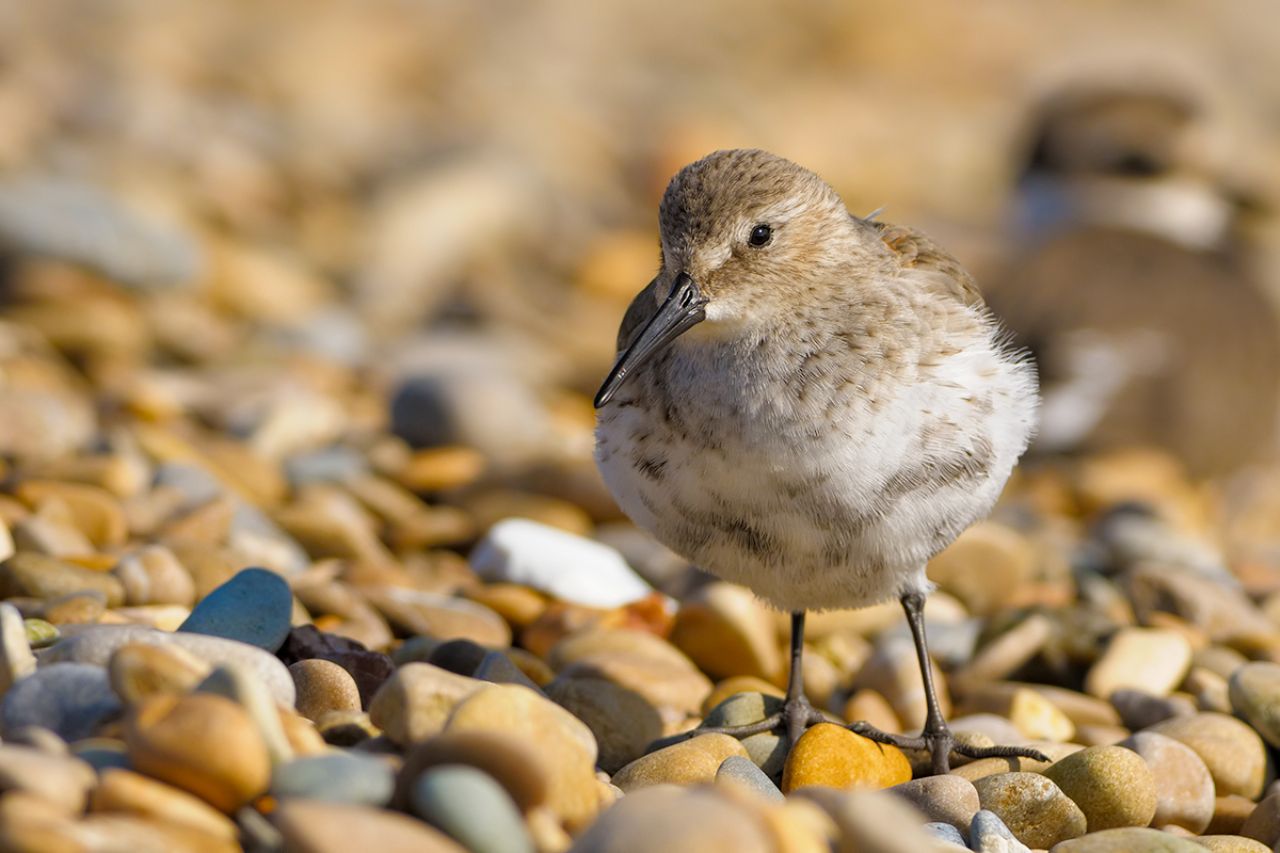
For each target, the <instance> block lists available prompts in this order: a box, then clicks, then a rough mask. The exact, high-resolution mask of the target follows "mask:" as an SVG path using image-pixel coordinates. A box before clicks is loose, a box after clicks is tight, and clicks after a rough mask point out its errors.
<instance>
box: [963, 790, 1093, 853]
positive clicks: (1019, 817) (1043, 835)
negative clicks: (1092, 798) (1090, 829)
mask: <svg viewBox="0 0 1280 853" xmlns="http://www.w3.org/2000/svg"><path fill="white" fill-rule="evenodd" d="M973 785H974V787H975V788H977V789H978V801H979V802H980V803H981V804H982V807H983V808H984V809H987V810H989V811H993V812H995V813H996V815H997V816H998V817H999V818H1000V819H1001V820H1003V821H1004V823H1005V825H1006V826H1007V827H1009V830H1010V831H1011V832H1012V833H1013V834H1014V836H1015V837H1017V839H1018V840H1019V841H1021V842H1022V843H1023V844H1025V845H1027V846H1028V847H1042V848H1046V849H1047V848H1049V847H1052V846H1053V845H1055V844H1057V843H1058V842H1060V841H1066V840H1067V839H1070V838H1076V837H1078V836H1080V835H1084V833H1085V830H1086V818H1085V816H1084V812H1082V811H1080V808H1079V806H1077V805H1076V804H1075V803H1073V802H1072V801H1071V799H1070V798H1069V797H1067V795H1066V794H1064V793H1063V792H1062V790H1061V789H1060V788H1059V787H1058V786H1057V785H1055V784H1054V783H1053V781H1052V780H1050V779H1047V778H1045V777H1044V776H1042V775H1040V774H1037V773H998V774H996V775H994V776H986V777H984V778H982V779H979V780H977V781H976V782H974V783H973Z"/></svg>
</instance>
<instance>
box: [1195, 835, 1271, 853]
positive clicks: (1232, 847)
mask: <svg viewBox="0 0 1280 853" xmlns="http://www.w3.org/2000/svg"><path fill="white" fill-rule="evenodd" d="M1196 843H1197V844H1199V845H1200V846H1201V847H1207V848H1208V849H1209V850H1210V851H1212V853H1271V847H1270V846H1269V845H1267V844H1263V843H1262V842H1261V841H1255V840H1254V839H1252V838H1245V837H1243V836H1240V835H1202V836H1200V837H1199V838H1197V839H1196Z"/></svg>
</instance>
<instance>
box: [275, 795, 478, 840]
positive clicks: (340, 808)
mask: <svg viewBox="0 0 1280 853" xmlns="http://www.w3.org/2000/svg"><path fill="white" fill-rule="evenodd" d="M272 817H273V821H274V823H275V825H276V827H277V828H278V829H279V830H280V833H281V834H282V835H283V836H284V846H285V849H286V850H297V851H300V853H348V851H352V850H377V851H379V853H466V850H465V848H463V847H462V846H460V845H459V844H457V843H456V842H454V841H453V840H451V839H450V838H449V837H448V836H446V835H444V834H443V833H441V832H439V831H437V830H435V829H432V828H431V827H430V826H427V824H425V823H423V822H422V821H420V820H415V819H414V818H411V817H409V816H407V815H403V814H398V813H396V812H390V811H384V810H382V809H376V808H370V807H368V806H353V805H347V804H345V803H327V802H321V801H319V800H304V799H293V800H287V801H285V802H283V803H281V804H280V807H279V808H278V809H277V810H276V812H275V814H274V815H273V816H272Z"/></svg>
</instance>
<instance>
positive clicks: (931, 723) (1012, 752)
mask: <svg viewBox="0 0 1280 853" xmlns="http://www.w3.org/2000/svg"><path fill="white" fill-rule="evenodd" d="M900 600H901V601H902V609H903V610H904V611H906V614H907V626H908V627H909V628H910V629H911V638H912V639H913V640H914V641H915V646H916V658H917V660H918V661H919V663H920V677H921V679H922V680H923V681H924V693H925V702H926V704H927V710H926V713H925V720H924V729H923V731H921V732H920V736H919V737H912V736H908V735H894V734H889V733H887V732H882V731H880V730H879V729H877V728H875V727H874V726H872V725H870V724H869V723H853V724H852V725H851V726H849V728H850V729H851V730H853V731H854V732H855V733H857V734H860V735H862V736H863V737H866V738H870V739H871V740H874V741H876V742H878V743H888V744H893V745H894V746H897V747H900V748H902V749H924V750H928V751H929V754H930V757H931V759H932V764H933V772H934V774H935V775H940V774H943V773H947V772H949V771H950V770H951V753H952V752H956V753H959V754H960V755H964V756H967V757H969V758H1032V759H1035V760H1036V761H1048V760H1049V759H1048V757H1047V756H1045V755H1044V753H1042V752H1039V751H1038V750H1035V749H1031V748H1029V747H1021V746H987V747H974V746H969V745H968V744H964V743H958V742H957V741H956V739H955V735H953V734H952V733H951V729H950V728H949V727H948V726H947V721H946V720H945V719H943V716H942V708H941V707H940V706H939V705H938V693H937V690H936V689H935V688H934V685H933V666H932V664H931V663H930V661H929V644H928V641H927V640H926V639H925V632H924V593H922V592H908V593H904V594H903V595H902V598H901V599H900Z"/></svg>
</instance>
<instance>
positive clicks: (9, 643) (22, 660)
mask: <svg viewBox="0 0 1280 853" xmlns="http://www.w3.org/2000/svg"><path fill="white" fill-rule="evenodd" d="M35 671H36V656H35V654H33V653H32V651H31V643H30V642H29V641H28V640H27V627H26V624H25V623H24V621H23V619H22V614H21V613H19V612H18V608H16V607H14V606H13V605H12V604H8V603H0V696H3V695H4V694H5V692H6V691H7V690H8V689H9V688H10V687H12V686H13V684H14V682H16V681H17V680H18V679H20V678H25V677H26V676H28V675H30V674H31V673H33V672H35Z"/></svg>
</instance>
